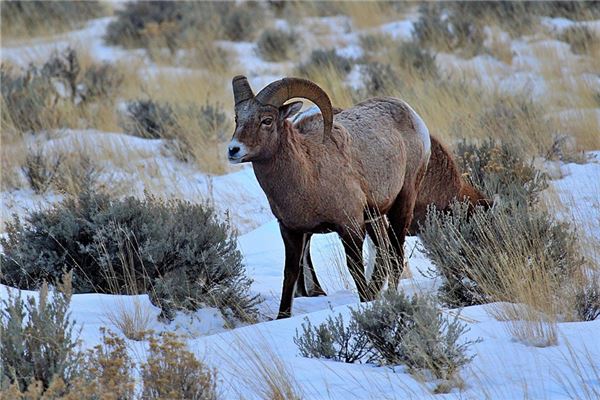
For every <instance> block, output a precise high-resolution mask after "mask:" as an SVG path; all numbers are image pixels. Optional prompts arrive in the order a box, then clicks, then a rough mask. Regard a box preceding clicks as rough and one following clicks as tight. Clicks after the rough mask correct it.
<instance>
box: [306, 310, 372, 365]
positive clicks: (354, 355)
mask: <svg viewBox="0 0 600 400" xmlns="http://www.w3.org/2000/svg"><path fill="white" fill-rule="evenodd" d="M305 321H306V323H305V324H304V323H303V324H302V331H303V332H302V334H300V333H298V330H296V337H295V338H294V343H295V344H296V346H298V349H299V350H300V355H301V356H302V357H310V358H326V359H330V360H333V361H342V362H345V363H354V362H357V361H358V362H360V361H361V360H362V359H363V358H364V357H365V356H366V355H368V354H369V353H370V351H371V345H370V344H369V341H368V338H367V337H366V336H362V335H360V334H359V330H358V324H357V323H356V320H354V319H351V320H350V323H349V324H348V326H346V325H344V319H343V317H342V314H338V315H337V316H336V317H335V318H334V317H331V316H329V317H327V320H326V321H325V322H324V323H322V324H320V325H319V326H317V327H314V326H312V324H311V323H310V321H309V320H308V318H305Z"/></svg>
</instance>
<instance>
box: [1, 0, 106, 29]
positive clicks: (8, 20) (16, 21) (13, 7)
mask: <svg viewBox="0 0 600 400" xmlns="http://www.w3.org/2000/svg"><path fill="white" fill-rule="evenodd" d="M106 11H107V10H106V7H105V6H104V5H103V4H102V2H100V1H77V2H73V1H35V2H33V1H19V0H16V1H15V0H13V1H3V2H2V3H0V14H2V36H6V37H22V36H24V35H25V36H34V35H38V34H48V33H56V32H61V31H66V30H69V29H75V28H77V27H79V26H80V25H81V24H82V23H83V22H84V21H86V20H88V19H92V18H98V17H100V16H102V15H105V14H106Z"/></svg>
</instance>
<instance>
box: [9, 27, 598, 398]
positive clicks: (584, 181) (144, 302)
mask: <svg viewBox="0 0 600 400" xmlns="http://www.w3.org/2000/svg"><path fill="white" fill-rule="evenodd" d="M109 22H110V18H102V19H98V20H94V21H91V22H89V23H88V25H87V26H86V27H85V28H83V29H81V30H78V31H74V32H69V33H66V34H61V35H57V36H56V37H53V38H51V39H45V40H34V41H29V42H27V43H26V44H20V45H15V46H12V47H3V48H2V54H1V57H2V60H3V61H6V60H9V61H11V62H13V63H16V64H18V65H27V63H28V62H29V61H30V60H31V59H33V58H45V57H46V56H47V55H48V54H50V52H51V51H52V50H53V49H56V48H64V47H66V46H67V45H69V44H71V45H72V44H80V45H85V47H86V48H87V49H88V50H89V52H90V54H91V55H92V57H94V58H96V59H97V60H106V61H123V60H127V59H128V58H129V57H138V58H139V57H142V58H143V59H145V56H144V55H143V53H140V52H139V51H137V50H133V51H132V50H124V49H119V48H114V47H110V46H107V45H105V44H104V43H103V41H102V39H101V37H102V34H103V32H104V29H106V26H107V24H108V23H109ZM285 24H286V22H285V21H283V20H281V21H277V25H278V26H280V27H285V26H286V25H285ZM570 24H572V21H568V20H562V19H545V20H544V25H545V26H547V27H548V29H553V30H561V29H564V28H565V27H566V26H569V25H570ZM589 26H590V27H591V28H593V29H599V28H598V26H599V25H598V21H595V22H590V23H589ZM412 27H413V24H412V22H411V21H409V20H401V21H394V22H390V23H386V24H385V25H382V26H381V27H379V28H369V30H368V31H369V32H372V31H377V30H378V31H381V32H385V33H388V34H390V35H392V36H394V37H397V38H408V37H409V36H410V33H411V31H412ZM321 30H322V31H323V32H324V33H323V34H321V35H316V34H313V33H311V32H320V31H321ZM299 32H300V33H301V34H302V35H304V37H308V38H311V37H312V38H313V39H314V40H317V39H316V38H315V36H320V37H319V39H318V40H320V41H324V42H327V43H330V44H332V45H335V46H336V49H337V51H338V52H339V53H340V54H342V55H345V56H349V57H353V58H358V57H360V55H361V53H362V50H361V49H360V47H359V46H358V44H359V35H360V33H361V32H359V31H357V30H355V29H353V28H352V26H351V21H350V20H349V19H348V18H346V17H327V18H312V19H308V20H307V21H306V26H305V27H303V28H302V29H301V30H300V31H299ZM365 32H366V31H365ZM365 32H363V33H365ZM311 35H312V36H311ZM219 44H220V45H221V46H222V47H224V48H227V49H229V50H231V51H233V52H236V53H237V54H238V62H239V63H240V64H241V65H244V68H246V69H247V70H248V71H249V75H250V78H251V83H252V85H253V86H254V87H255V88H259V87H261V86H262V85H265V84H266V83H268V82H269V81H271V80H273V79H277V78H279V77H281V76H283V75H284V74H285V72H286V69H287V68H288V66H287V65H282V64H280V63H268V62H264V61H263V60H261V59H260V58H259V57H258V56H257V55H256V53H255V51H254V50H255V49H254V47H255V45H254V44H253V43H244V42H243V43H232V42H220V43H219ZM535 46H549V47H552V48H554V49H556V51H560V52H565V53H570V51H569V50H568V48H565V44H564V43H561V42H557V41H544V42H540V41H537V40H533V39H531V40H527V41H525V40H515V41H512V42H511V47H510V49H511V51H512V52H513V53H514V54H513V61H512V63H511V65H508V64H506V63H504V62H502V61H499V60H497V59H495V58H493V57H491V56H488V55H486V56H478V57H475V58H473V59H471V60H463V59H460V58H458V57H456V56H455V55H444V54H441V55H438V57H437V62H438V63H439V64H440V66H441V67H442V68H446V69H452V68H454V69H465V68H470V69H472V70H473V71H475V73H476V75H477V76H480V78H481V79H480V83H482V84H483V85H484V86H486V85H487V86H489V87H490V88H492V89H494V88H500V89H501V90H507V91H513V90H515V88H518V89H520V90H521V89H522V90H525V91H527V92H528V93H530V94H532V95H533V96H534V97H535V98H540V97H543V96H544V95H546V94H548V90H549V89H548V86H547V85H546V82H545V81H544V79H543V78H541V77H540V71H541V68H542V66H541V65H540V63H539V61H538V60H536V59H535V50H534V48H535ZM571 56H573V55H572V54H570V57H571ZM145 65H146V67H147V68H148V69H149V70H156V68H158V67H156V66H155V65H153V64H152V63H151V62H150V61H149V60H146V59H145ZM160 68H166V67H160ZM491 71H493V75H491V74H490V72H491ZM171 72H180V73H184V72H189V71H185V70H176V69H174V70H171ZM360 78H361V76H360V71H359V70H358V69H355V70H354V71H353V72H352V73H351V74H350V76H349V81H350V82H349V83H351V84H353V85H354V86H357V85H360ZM589 84H590V85H592V86H593V87H597V88H600V79H599V78H598V75H597V74H596V75H594V74H590V76H589ZM594 85H595V86H594ZM580 111H581V110H574V111H573V112H574V113H575V118H576V117H577V112H580ZM589 112H592V113H596V114H598V109H592V110H589ZM565 118H573V116H565ZM598 134H600V132H599V133H598ZM31 140H34V139H33V138H31ZM35 140H36V141H39V142H38V143H37V144H38V145H39V146H41V148H43V149H44V151H45V152H48V153H51V152H56V151H59V152H60V151H65V150H69V151H73V149H82V150H86V151H90V152H91V153H93V154H95V155H98V157H99V162H100V163H101V165H102V167H103V169H102V174H101V177H100V181H101V183H103V184H104V185H111V184H116V183H120V184H125V185H127V188H128V191H127V193H126V194H133V195H142V194H143V193H144V190H149V191H151V192H153V193H157V194H160V195H163V196H165V197H169V196H176V197H179V198H183V199H186V200H190V201H210V202H212V203H214V204H215V205H216V206H217V207H218V208H219V210H220V211H221V212H222V213H223V214H225V213H227V214H228V215H229V216H230V217H231V220H232V222H233V224H234V225H235V226H236V227H237V229H238V231H239V232H240V234H241V236H240V237H239V246H240V249H241V251H242V253H243V256H244V262H245V265H246V269H247V274H248V276H250V277H251V278H252V279H253V280H254V283H253V285H252V291H253V292H254V293H257V294H260V295H261V297H262V298H263V299H264V302H263V303H262V305H261V306H260V307H261V315H262V317H261V320H262V322H260V323H257V324H254V325H250V326H243V327H238V328H236V329H233V330H229V329H227V328H226V327H225V321H224V320H223V319H222V317H221V315H220V313H219V312H218V310H216V309H204V310H201V311H198V312H196V313H193V314H188V315H186V314H179V315H178V316H177V318H176V319H175V321H173V322H172V323H171V324H169V325H165V324H163V323H160V322H158V320H156V318H155V317H156V316H157V315H158V313H159V310H158V309H156V308H155V307H154V306H152V305H151V304H150V302H149V300H148V297H147V296H145V295H144V296H112V295H101V294H81V295H74V296H73V299H72V302H71V311H72V318H73V319H74V320H75V321H77V323H78V324H80V325H81V327H82V332H81V339H82V340H83V344H84V346H85V347H92V346H94V345H96V344H97V343H98V342H99V340H100V333H99V328H100V327H101V326H109V327H111V328H112V329H113V330H117V329H116V328H115V327H114V326H112V322H111V319H112V318H111V317H112V316H114V313H119V312H132V310H134V309H135V308H136V307H142V308H143V309H144V310H146V312H147V313H148V314H149V315H151V316H152V317H153V318H152V320H151V323H150V328H152V329H154V330H155V331H163V330H174V331H177V332H179V333H181V334H184V335H186V337H187V340H188V344H189V346H190V348H191V349H192V350H193V351H194V352H195V353H196V354H198V355H199V356H200V357H201V358H203V359H205V360H206V362H207V363H208V364H210V365H211V366H214V367H216V368H217V369H218V371H219V379H220V385H219V387H220V391H222V395H223V398H226V399H229V398H238V397H239V393H245V398H253V397H252V395H251V394H248V393H247V391H246V390H245V389H244V387H245V385H246V381H245V379H244V376H243V374H242V375H241V372H240V371H242V370H246V371H248V370H249V372H248V373H249V374H252V373H253V371H252V370H251V367H250V366H251V365H252V358H253V356H252V355H251V354H249V353H248V350H247V349H248V347H252V348H254V349H257V351H259V352H263V350H264V349H268V350H269V351H264V354H265V357H266V359H265V360H266V362H273V358H276V359H279V360H281V361H282V363H283V365H285V367H286V368H287V369H288V370H289V372H290V374H291V375H292V376H293V377H294V378H295V380H296V381H297V383H298V385H299V386H300V387H301V388H302V390H303V392H304V397H305V398H307V399H321V398H323V399H338V398H357V399H381V398H390V399H394V398H398V399H400V398H427V397H439V398H466V399H480V398H492V399H520V398H532V399H563V398H564V399H567V398H577V397H578V396H579V397H582V398H585V388H586V386H587V387H589V388H595V390H596V391H600V382H599V381H598V380H597V377H598V376H597V375H595V376H594V375H592V374H589V371H591V368H592V366H590V365H587V364H586V363H585V360H587V359H588V358H587V356H589V360H590V362H592V363H595V365H594V366H595V367H597V368H600V361H599V360H600V337H599V336H598V332H600V320H596V321H594V322H577V323H560V324H559V325H558V333H559V337H558V344H557V345H556V346H551V347H547V348H537V347H533V346H527V345H524V344H522V343H519V342H516V341H514V340H513V339H512V338H511V336H510V334H509V333H508V331H507V329H506V327H507V324H508V323H507V322H501V321H497V320H495V319H493V318H492V317H491V316H490V315H489V314H488V313H487V312H486V307H489V306H476V307H469V308H466V309H464V310H462V318H463V320H464V321H465V323H467V324H468V326H469V328H470V331H469V332H468V333H466V334H465V335H464V339H465V340H468V339H477V338H481V341H480V342H479V343H477V344H475V345H474V346H473V347H472V350H471V351H472V353H473V355H475V358H474V361H473V362H472V364H470V365H469V366H468V367H467V368H466V369H465V370H463V371H462V372H461V377H462V378H463V380H464V382H465V387H464V388H462V389H460V390H459V389H453V391H452V392H451V393H449V394H440V395H433V394H432V392H431V389H432V387H433V385H434V383H432V382H429V383H422V382H419V381H417V380H416V379H415V378H414V377H413V376H412V375H410V374H408V373H407V372H406V371H405V370H404V369H403V368H402V367H397V368H384V367H375V366H372V365H360V364H352V365H350V364H342V363H336V362H331V361H324V360H315V359H306V358H302V357H300V356H299V355H298V351H297V348H296V346H295V344H294V343H293V337H294V335H295V332H296V330H297V329H300V326H301V324H302V322H303V319H304V318H309V319H310V320H311V321H312V322H313V323H319V322H321V321H323V320H324V319H325V318H326V317H327V316H328V315H330V314H331V313H332V312H333V313H338V312H341V313H342V314H344V316H345V317H347V316H348V314H349V307H354V306H356V305H357V304H358V296H357V295H356V290H355V288H354V286H353V283H352V279H351V278H350V276H349V274H348V272H347V271H346V270H345V268H344V266H343V264H344V263H343V260H342V255H343V250H342V247H341V244H340V242H339V239H338V238H337V237H336V236H335V235H331V234H330V235H318V236H316V237H315V239H314V240H313V245H312V254H313V259H314V263H315V267H316V270H317V274H318V275H319V278H320V281H321V283H322V284H323V286H324V289H325V290H326V292H327V293H328V294H329V295H328V296H327V297H318V298H299V299H296V300H295V302H294V308H293V315H294V316H293V317H292V318H289V319H287V320H282V321H270V320H269V319H270V318H272V317H274V316H275V315H276V310H277V306H278V302H279V296H280V291H281V285H282V269H283V260H284V251H283V243H282V241H281V238H280V235H279V230H278V227H277V223H276V221H275V220H274V218H273V216H272V214H271V212H270V209H269V206H268V203H267V200H266V198H265V196H264V194H263V193H262V191H261V189H260V187H259V185H258V183H257V181H256V179H255V177H254V173H253V172H252V169H251V167H249V166H245V167H242V168H239V169H237V170H235V171H232V172H231V173H229V174H226V175H222V176H208V175H207V174H204V173H202V172H201V171H199V170H198V169H196V168H194V167H193V166H191V165H188V164H185V163H182V162H179V161H177V160H176V159H174V158H173V157H172V156H170V155H169V153H168V152H165V150H164V149H165V146H164V142H163V141H162V140H158V139H157V140H152V139H141V138H137V137H132V136H129V135H126V134H124V133H121V132H99V131H95V130H77V131H75V130H63V131H60V132H52V134H50V135H47V136H44V135H37V138H36V139H35ZM103 154H110V157H107V158H106V159H102V155H103ZM590 157H591V159H590V161H589V162H588V163H586V164H560V165H558V167H557V168H558V169H559V174H558V175H557V179H555V180H553V181H552V182H551V186H552V189H553V190H554V193H556V194H557V195H558V197H559V199H560V200H561V201H562V203H563V205H564V207H563V208H561V209H560V210H557V213H558V216H559V217H560V218H564V219H572V218H574V219H575V222H576V223H577V226H578V227H580V229H581V233H582V235H583V236H584V237H586V238H587V240H589V241H590V243H592V244H597V245H598V247H599V248H600V243H599V242H598V238H599V237H600V161H599V159H600V152H595V153H590ZM594 157H595V158H594ZM61 198H62V197H61V196H60V195H58V194H55V193H47V194H45V195H43V196H42V195H36V194H34V193H33V191H31V190H30V189H19V190H12V191H4V192H1V193H0V200H1V203H2V210H1V215H0V217H1V218H2V221H6V220H8V219H9V218H10V216H11V215H12V214H13V213H16V214H18V215H21V216H25V215H26V214H27V213H28V212H30V211H31V210H34V209H39V208H44V207H48V206H50V205H52V204H54V203H56V202H58V201H60V200H61ZM406 247H407V254H409V261H408V262H409V267H410V270H411V274H410V275H412V276H411V277H409V278H407V279H404V280H402V283H401V284H402V287H403V288H404V289H405V290H406V291H407V292H408V293H414V292H417V291H419V292H431V291H433V290H434V289H435V288H436V286H437V282H435V280H433V279H432V278H429V277H426V276H424V275H423V272H425V271H427V269H428V268H431V267H432V265H431V262H430V261H429V260H428V259H427V258H426V257H425V256H424V255H423V253H422V252H420V250H419V244H418V239H416V238H409V239H408V241H407V245H406ZM367 253H368V250H367ZM599 254H600V251H597V252H596V253H595V255H599ZM596 261H598V262H600V260H596ZM9 291H14V289H11V288H8V287H5V286H0V298H1V299H6V298H7V295H8V292H9ZM23 294H24V295H26V296H36V293H34V292H24V293H23ZM447 312H456V310H447ZM128 344H129V346H130V351H131V354H132V356H133V357H134V359H138V358H143V357H144V353H145V350H144V349H145V345H146V344H145V343H144V342H133V341H128ZM572 355H575V356H576V357H577V359H574V358H573V357H572ZM582 361H584V364H578V363H580V362H582ZM244 366H248V368H244ZM249 378H251V376H250V377H249Z"/></svg>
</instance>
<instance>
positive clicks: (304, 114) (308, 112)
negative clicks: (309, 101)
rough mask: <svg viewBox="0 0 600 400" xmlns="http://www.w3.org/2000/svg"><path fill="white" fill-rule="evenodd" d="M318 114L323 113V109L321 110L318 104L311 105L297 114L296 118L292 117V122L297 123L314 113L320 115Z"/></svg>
mask: <svg viewBox="0 0 600 400" xmlns="http://www.w3.org/2000/svg"><path fill="white" fill-rule="evenodd" d="M318 114H321V110H319V107H317V106H312V107H309V108H307V109H306V110H304V111H301V112H299V113H298V114H296V115H295V116H294V118H292V123H294V124H296V123H298V122H300V121H302V120H303V119H304V118H307V117H312V116H313V115H318Z"/></svg>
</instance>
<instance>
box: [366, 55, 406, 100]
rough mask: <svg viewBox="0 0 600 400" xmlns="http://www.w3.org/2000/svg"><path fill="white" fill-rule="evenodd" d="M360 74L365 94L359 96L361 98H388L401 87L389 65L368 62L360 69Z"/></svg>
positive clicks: (395, 73) (398, 77)
mask: <svg viewBox="0 0 600 400" xmlns="http://www.w3.org/2000/svg"><path fill="white" fill-rule="evenodd" d="M361 72H362V75H363V82H364V92H365V93H360V94H359V96H360V97H362V98H366V97H377V96H389V95H392V94H393V93H394V91H395V90H398V89H399V88H401V87H402V86H403V82H402V80H401V79H400V76H399V75H398V73H397V72H396V71H395V70H394V69H393V68H392V67H391V66H390V65H389V64H382V63H379V62H369V63H366V64H365V65H364V66H363V67H362V69H361Z"/></svg>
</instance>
